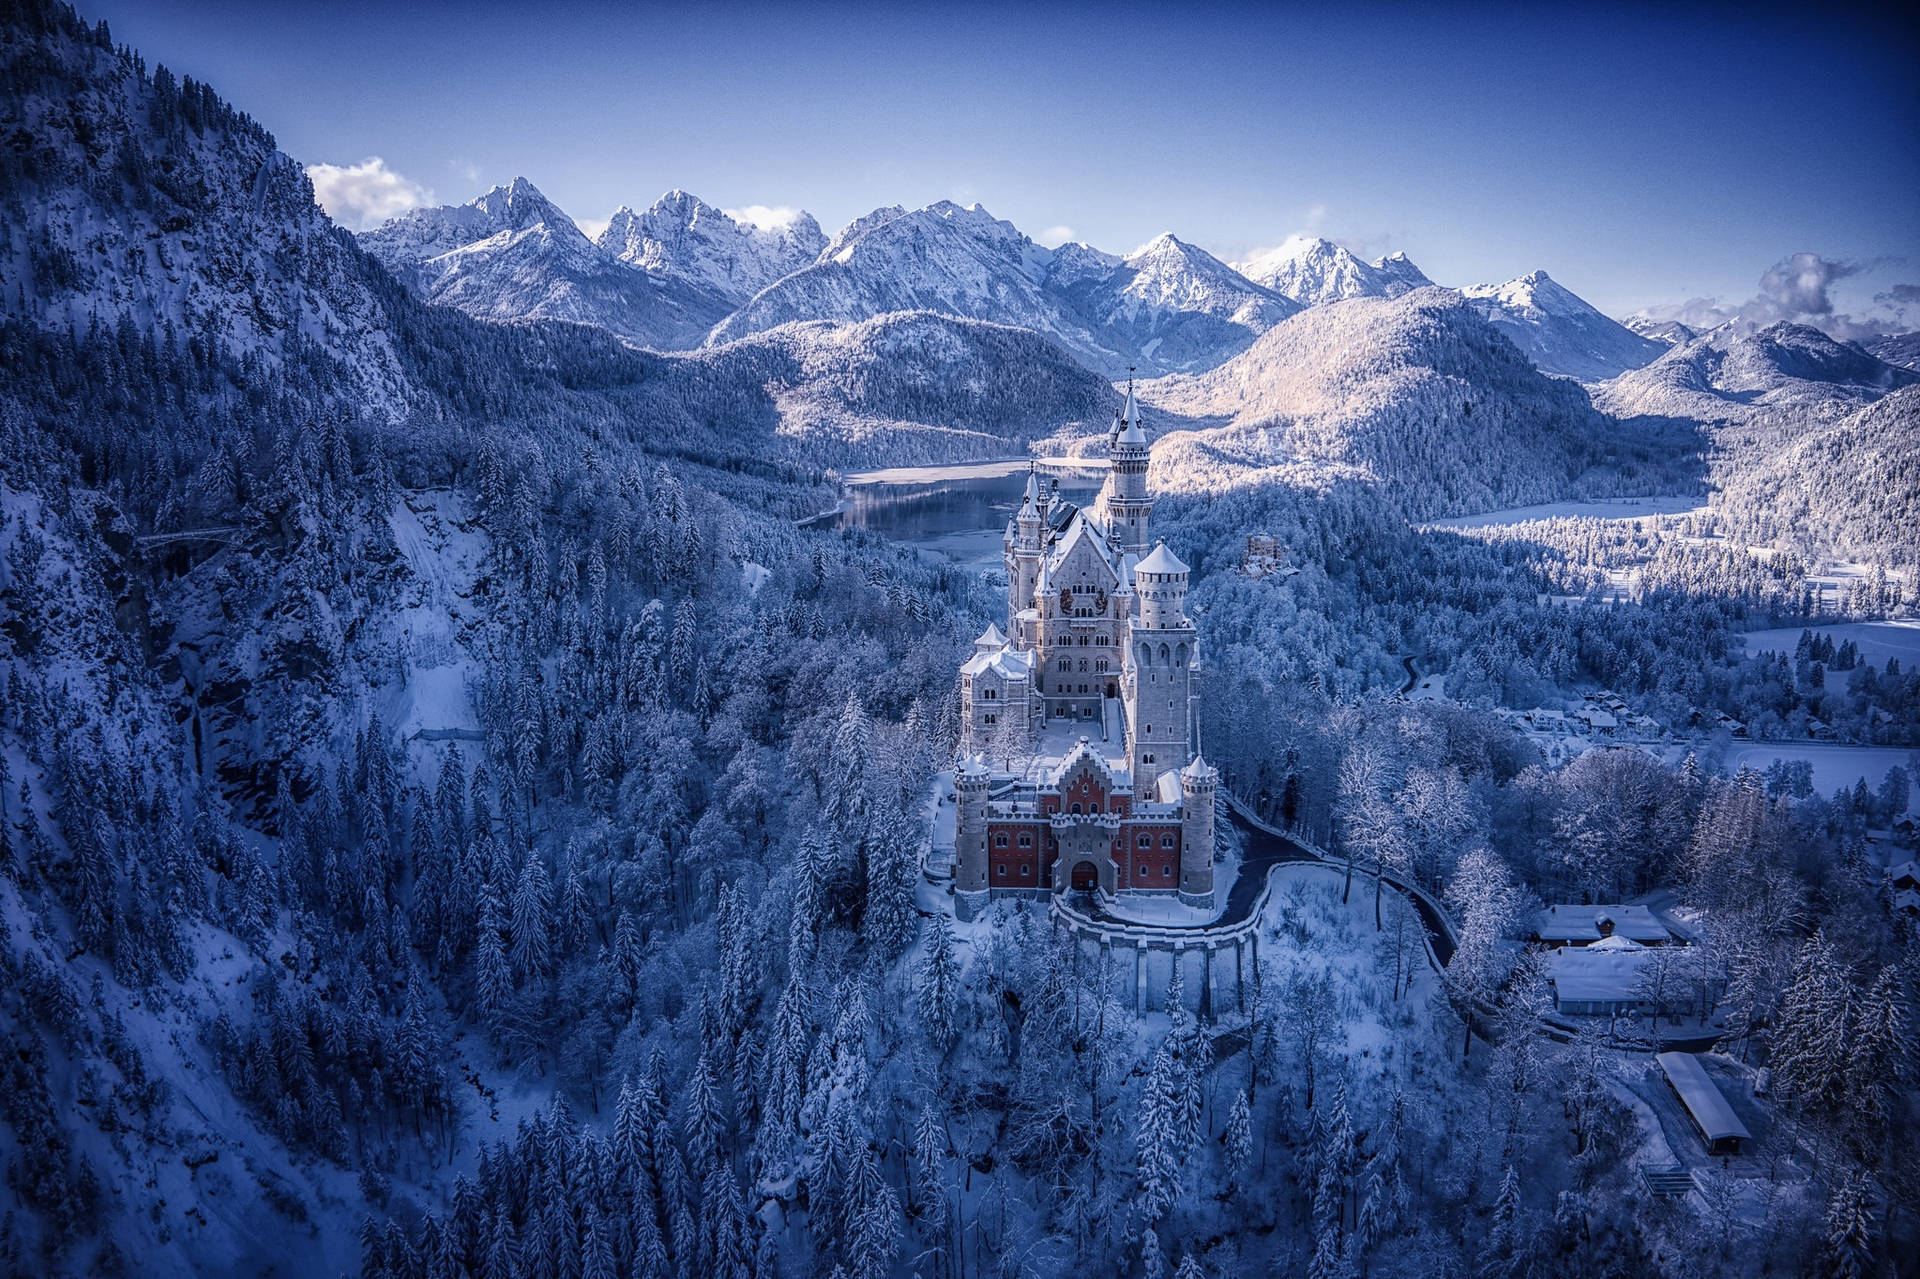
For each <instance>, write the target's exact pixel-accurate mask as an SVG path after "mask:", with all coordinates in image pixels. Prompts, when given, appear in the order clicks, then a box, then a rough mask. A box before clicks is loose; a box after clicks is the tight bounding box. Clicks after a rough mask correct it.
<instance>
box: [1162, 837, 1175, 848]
mask: <svg viewBox="0 0 1920 1279" xmlns="http://www.w3.org/2000/svg"><path fill="white" fill-rule="evenodd" d="M1160 847H1162V848H1172V847H1173V836H1171V835H1162V836H1161V837H1160Z"/></svg>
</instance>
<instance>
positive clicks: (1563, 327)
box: [1460, 271, 1667, 382]
mask: <svg viewBox="0 0 1920 1279" xmlns="http://www.w3.org/2000/svg"><path fill="white" fill-rule="evenodd" d="M1460 292H1461V293H1462V294H1464V295H1465V296H1466V298H1467V300H1468V301H1469V302H1471V303H1472V304H1473V306H1474V308H1475V309H1476V310H1478V311H1479V312H1480V313H1481V314H1482V315H1484V316H1485V317H1486V318H1487V320H1488V321H1489V322H1490V323H1492V324H1493V325H1494V327H1495V328H1498V329H1499V330H1500V331H1501V332H1502V333H1505V334H1506V335H1507V336H1508V337H1509V338H1511V339H1512V340H1513V344H1514V345H1515V346H1517V347H1519V348H1520V349H1521V350H1522V351H1524V352H1526V354H1527V357H1528V358H1529V359H1531V360H1532V361H1533V362H1534V364H1535V365H1536V366H1537V367H1538V368H1539V369H1540V370H1541V371H1542V372H1545V373H1557V374H1559V375H1561V376H1562V377H1571V378H1578V379H1579V380H1580V381H1582V382H1599V381H1604V380H1605V379H1607V378H1610V377H1613V376H1614V375H1616V374H1618V373H1621V372H1624V371H1625V370H1627V369H1637V368H1639V367H1641V366H1642V365H1644V364H1648V363H1650V362H1652V361H1653V360H1655V359H1657V358H1659V356H1660V354H1661V353H1662V352H1663V351H1665V350H1666V349H1667V348H1666V346H1665V344H1664V343H1661V342H1656V341H1654V340H1652V339H1650V338H1644V337H1641V336H1640V335H1639V334H1637V333H1633V332H1630V331H1629V330H1628V329H1626V328H1625V327H1624V326H1622V325H1621V324H1620V323H1619V322H1618V321H1616V320H1612V319H1609V318H1608V317H1606V316H1605V315H1602V314H1601V313H1600V312H1599V311H1598V310H1596V309H1595V308H1594V307H1593V306H1592V305H1591V304H1590V303H1588V302H1587V301H1586V299H1584V298H1582V297H1580V296H1579V295H1578V294H1576V293H1574V292H1573V291H1572V290H1570V289H1567V288H1565V287H1563V286H1562V285H1560V284H1559V283H1557V282H1556V281H1554V280H1553V279H1551V278H1550V277H1549V276H1548V275H1547V273H1546V272H1545V271H1532V272H1529V273H1528V274H1526V275H1523V276H1521V277H1520V278H1519V279H1517V280H1508V281H1507V282H1506V283H1505V284H1474V285H1469V286H1467V287H1466V288H1464V289H1462V290H1460Z"/></svg>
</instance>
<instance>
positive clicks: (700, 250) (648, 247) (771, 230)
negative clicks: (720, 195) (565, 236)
mask: <svg viewBox="0 0 1920 1279" xmlns="http://www.w3.org/2000/svg"><path fill="white" fill-rule="evenodd" d="M596 243H597V244H598V245H599V246H600V247H601V248H602V249H604V250H606V251H607V252H608V253H611V254H613V256H615V257H617V258H619V259H620V260H621V261H622V262H626V263H628V264H630V265H632V266H636V267H639V268H640V269H641V270H643V271H645V272H647V273H648V274H649V275H654V276H663V277H672V278H675V279H678V280H682V281H685V282H686V283H688V284H691V285H694V286H695V287H697V288H702V289H705V290H706V291H707V292H709V293H712V294H713V295H715V296H716V297H722V298H726V299H728V300H730V301H731V302H733V303H734V304H735V305H738V304H740V303H742V302H745V301H746V300H747V299H748V298H750V297H752V296H753V295H754V294H756V293H758V292H759V291H760V290H761V289H764V288H766V287H767V286H768V285H769V284H772V283H773V282H774V281H775V280H777V279H779V278H780V277H781V276H784V275H788V274H790V273H792V272H794V271H797V270H799V269H800V268H801V267H803V266H806V265H808V264H809V263H811V262H812V261H813V260H814V259H815V258H817V257H819V256H820V251H821V250H822V249H824V248H826V245H827V237H826V236H825V235H823V234H821V231H820V224H819V223H818V222H815V221H814V220H813V215H812V214H810V213H804V212H803V213H798V214H796V215H795V216H794V217H793V218H792V219H791V220H790V221H787V222H785V223H782V224H780V225H778V226H771V227H761V226H755V225H754V224H753V223H750V222H741V221H738V220H736V219H734V218H732V217H729V216H728V215H727V214H726V213H724V212H722V211H721V210H719V209H716V208H714V207H713V206H712V205H710V204H708V203H706V202H705V201H704V200H701V199H700V198H699V197H697V196H693V195H689V194H688V193H687V192H685V191H678V190H675V191H669V192H667V193H666V194H665V195H663V196H661V197H660V198H659V199H658V200H656V201H654V203H653V205H652V206H651V207H650V208H648V209H647V210H646V211H645V212H644V213H635V212H634V211H633V210H632V209H630V208H628V207H627V206H626V205H621V206H620V208H619V209H617V210H616V211H615V212H614V215H613V217H612V219H611V220H610V221H609V222H608V223H607V227H606V230H604V231H602V232H601V233H600V236H599V238H598V240H597V241H596Z"/></svg>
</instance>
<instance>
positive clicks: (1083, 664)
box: [1080, 657, 1087, 673]
mask: <svg viewBox="0 0 1920 1279" xmlns="http://www.w3.org/2000/svg"><path fill="white" fill-rule="evenodd" d="M1086 669H1087V659H1086V658H1084V657H1083V658H1081V659H1080V670H1081V671H1082V672H1083V673H1084V672H1085V671H1086Z"/></svg>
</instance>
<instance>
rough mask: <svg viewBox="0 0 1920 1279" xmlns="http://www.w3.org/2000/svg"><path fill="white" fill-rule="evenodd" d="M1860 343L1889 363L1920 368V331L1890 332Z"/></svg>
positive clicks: (1908, 367) (1906, 367)
mask: <svg viewBox="0 0 1920 1279" xmlns="http://www.w3.org/2000/svg"><path fill="white" fill-rule="evenodd" d="M1860 345H1861V346H1863V347H1865V348H1866V349H1867V350H1868V351H1869V352H1870V353H1872V354H1873V355H1875V356H1878V357H1879V358H1880V359H1882V360H1885V361H1886V362H1887V363H1888V364H1896V365H1898V366H1900V367H1901V368H1903V369H1920V333H1889V334H1887V335H1886V336H1885V337H1877V338H1873V339H1871V340H1869V341H1866V342H1862V343H1861V344H1860Z"/></svg>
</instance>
